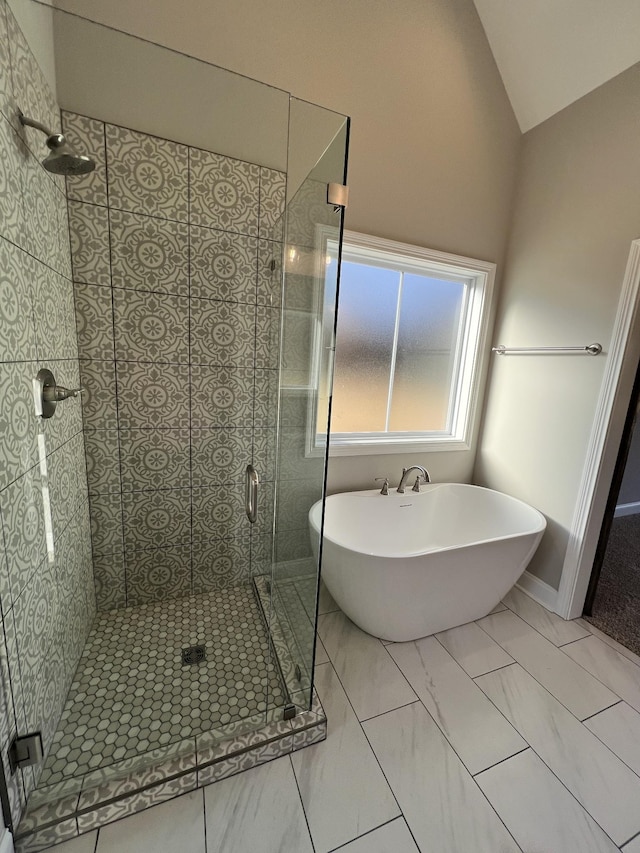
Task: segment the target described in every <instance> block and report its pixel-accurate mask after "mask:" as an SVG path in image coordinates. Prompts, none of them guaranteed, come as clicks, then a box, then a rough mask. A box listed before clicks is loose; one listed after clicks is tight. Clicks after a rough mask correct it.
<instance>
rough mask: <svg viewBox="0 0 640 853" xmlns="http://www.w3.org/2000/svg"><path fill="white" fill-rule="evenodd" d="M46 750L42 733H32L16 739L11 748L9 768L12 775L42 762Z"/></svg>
mask: <svg viewBox="0 0 640 853" xmlns="http://www.w3.org/2000/svg"><path fill="white" fill-rule="evenodd" d="M43 755H44V749H43V746H42V735H41V734H40V732H31V734H28V735H22V737H14V739H13V740H12V741H11V746H10V747H9V766H10V767H11V773H15V772H16V770H17V769H18V768H22V767H29V766H30V765H31V764H37V763H38V762H39V761H41V760H42V756H43Z"/></svg>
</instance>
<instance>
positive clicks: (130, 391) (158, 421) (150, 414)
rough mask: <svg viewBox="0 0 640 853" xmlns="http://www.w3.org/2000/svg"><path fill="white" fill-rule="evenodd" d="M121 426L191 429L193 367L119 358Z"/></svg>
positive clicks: (119, 413)
mask: <svg viewBox="0 0 640 853" xmlns="http://www.w3.org/2000/svg"><path fill="white" fill-rule="evenodd" d="M116 369H117V378H118V421H119V424H120V429H130V428H143V427H153V428H156V429H159V428H162V429H179V428H180V427H185V428H186V429H188V428H189V425H190V414H189V368H188V367H187V366H186V365H184V366H183V365H177V364H144V363H140V362H131V361H119V362H118V363H117V368H116Z"/></svg>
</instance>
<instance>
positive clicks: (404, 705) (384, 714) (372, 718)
mask: <svg viewBox="0 0 640 853" xmlns="http://www.w3.org/2000/svg"><path fill="white" fill-rule="evenodd" d="M320 665H321V666H322V664H320ZM345 692H346V691H345ZM416 702H420V697H419V696H416V698H415V699H413V700H412V701H411V702H405V703H404V704H402V705H397V706H396V707H395V708H389V709H388V710H387V711H380V713H379V714H373V716H371V717H364V718H363V719H362V720H358V722H359V723H368V722H370V721H371V720H377V719H379V718H380V717H385V716H386V715H387V714H393V712H394V711H399V710H400V708H408V707H409V705H415V704H416Z"/></svg>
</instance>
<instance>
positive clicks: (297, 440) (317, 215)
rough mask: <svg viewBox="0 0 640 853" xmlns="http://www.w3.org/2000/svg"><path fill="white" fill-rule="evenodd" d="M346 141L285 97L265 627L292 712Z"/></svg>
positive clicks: (310, 635)
mask: <svg viewBox="0 0 640 853" xmlns="http://www.w3.org/2000/svg"><path fill="white" fill-rule="evenodd" d="M347 138H348V121H347V120H346V119H345V118H344V116H339V115H337V114H335V113H332V112H330V111H328V110H323V109H321V108H318V107H312V106H311V105H310V104H307V103H305V102H302V101H297V100H295V99H292V101H291V118H290V139H289V170H288V186H287V196H288V200H287V207H286V212H285V247H284V276H283V300H282V305H283V310H282V326H281V330H282V337H281V356H280V357H281V372H280V381H279V389H278V390H279V394H278V413H279V414H278V430H277V436H276V466H275V488H274V505H275V514H274V529H273V547H272V561H273V562H272V566H271V579H270V587H271V593H272V601H271V605H272V610H271V622H270V624H271V637H272V640H273V642H274V644H276V647H277V648H278V653H279V660H280V664H281V667H282V674H283V678H284V682H285V685H286V688H287V691H288V694H289V699H290V702H291V704H292V705H295V706H296V707H297V708H298V709H308V708H309V707H310V703H311V688H312V681H313V652H314V641H315V630H314V628H315V622H316V599H317V591H318V579H319V547H318V546H319V543H318V542H312V541H311V539H310V531H309V524H308V512H309V509H310V508H311V506H312V505H313V504H314V503H315V502H316V501H318V500H321V499H322V497H323V494H324V488H325V470H326V442H325V443H324V444H323V446H317V445H316V419H317V416H318V411H322V412H325V413H326V415H327V416H328V413H329V409H330V391H331V388H330V385H331V383H330V376H331V368H332V361H333V354H334V328H335V306H336V299H337V290H338V270H339V265H338V263H337V262H336V258H337V257H339V247H340V242H341V229H342V215H343V214H342V209H341V208H334V206H333V205H331V204H328V203H327V184H328V183H338V184H342V183H344V179H345V166H346V146H347ZM327 430H328V417H325V422H324V424H323V426H322V432H326V431H327Z"/></svg>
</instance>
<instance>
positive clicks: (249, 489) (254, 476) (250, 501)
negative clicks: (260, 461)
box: [244, 465, 260, 524]
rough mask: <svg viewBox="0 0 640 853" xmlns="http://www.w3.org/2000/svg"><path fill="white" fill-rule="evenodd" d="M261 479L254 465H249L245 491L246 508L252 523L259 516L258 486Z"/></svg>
mask: <svg viewBox="0 0 640 853" xmlns="http://www.w3.org/2000/svg"><path fill="white" fill-rule="evenodd" d="M259 484H260V480H259V478H258V472H257V471H256V469H255V468H254V467H253V465H247V484H246V488H245V493H244V496H245V497H244V509H245V512H246V513H247V518H248V519H249V521H250V522H251V524H255V523H256V519H257V518H258V486H259Z"/></svg>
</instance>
